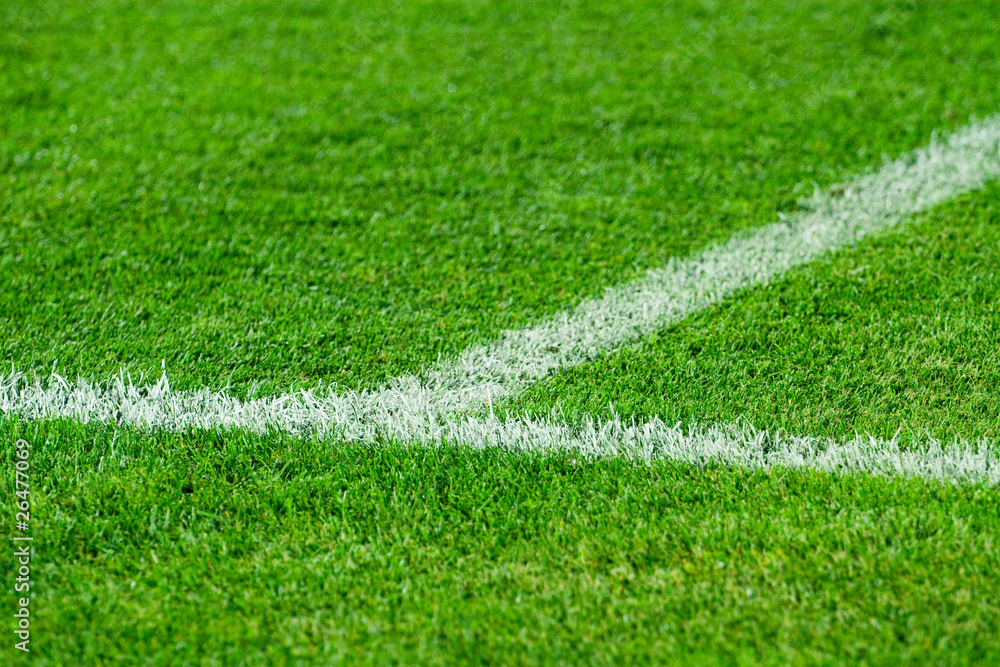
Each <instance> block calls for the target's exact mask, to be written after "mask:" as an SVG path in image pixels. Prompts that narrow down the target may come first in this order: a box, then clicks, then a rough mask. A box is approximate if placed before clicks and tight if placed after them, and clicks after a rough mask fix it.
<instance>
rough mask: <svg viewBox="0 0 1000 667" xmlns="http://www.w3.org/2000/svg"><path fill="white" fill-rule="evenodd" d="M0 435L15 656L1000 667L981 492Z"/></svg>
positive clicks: (990, 531) (86, 660)
mask: <svg viewBox="0 0 1000 667" xmlns="http://www.w3.org/2000/svg"><path fill="white" fill-rule="evenodd" d="M0 428H2V431H0V436H2V437H3V439H4V441H5V442H9V441H12V440H13V439H14V438H15V437H17V436H23V437H26V438H27V439H28V440H30V441H31V442H32V443H33V448H32V450H31V451H32V454H31V457H32V458H31V460H32V462H33V466H34V470H36V471H37V472H36V473H35V477H34V480H35V481H34V482H33V486H32V494H33V496H32V498H33V508H32V510H33V515H34V516H35V517H36V518H35V519H34V521H35V524H34V525H35V528H34V530H33V536H34V538H35V542H34V545H35V556H34V560H33V567H34V570H33V572H34V574H33V581H34V582H35V588H34V597H33V598H32V605H33V609H34V613H35V616H34V621H33V625H32V632H33V634H32V637H33V643H32V649H33V651H34V652H33V654H32V664H36V665H67V664H80V665H90V664H116V665H118V664H122V665H127V664H143V665H179V664H219V665H286V664H288V665H290V664H344V665H359V664H370V665H385V664H410V665H414V664H419V665H436V664H505V665H506V664H523V665H558V664H562V665H578V664H594V665H620V664H668V665H670V664H676V665H689V664H692V663H695V664H705V665H734V664H740V665H751V664H762V665H789V664H810V665H817V664H819V665H827V664H828V665H858V664H864V665H899V664H906V665H949V666H955V665H988V664H995V663H996V661H997V660H998V659H1000V642H998V637H1000V600H998V598H997V596H996V591H997V590H998V587H1000V574H998V573H1000V551H998V550H997V545H996V535H997V532H998V530H1000V496H998V494H997V492H996V490H995V489H993V488H984V487H981V486H968V485H954V484H948V483H940V482H927V481H921V480H913V479H892V480H886V479H880V478H872V477H868V476H863V475H851V474H845V475H829V474H825V473H819V472H810V471H783V470H777V471H774V472H772V473H765V472H760V471H757V472H748V471H744V470H733V469H725V468H720V467H713V466H708V467H706V468H700V467H691V466H686V465H677V464H674V463H671V462H669V461H660V462H656V463H653V464H650V465H647V464H642V463H630V462H627V461H625V460H622V459H602V460H586V461H583V460H577V459H574V458H573V457H571V456H569V455H559V454H557V455H550V456H545V457H542V456H537V455H517V454H510V453H506V452H504V451H498V450H486V451H476V450H473V449H470V448H465V447H462V448H454V447H450V446H447V445H445V446H442V447H441V448H430V449H427V448H407V447H404V446H400V445H398V444H391V443H386V444H384V445H380V446H376V447H370V448H361V447H356V446H352V445H336V444H331V443H329V442H320V441H312V440H309V439H296V438H291V437H287V436H281V435H273V436H269V437H251V436H246V435H240V434H233V433H215V432H205V431H198V432H190V433H184V434H167V433H162V432H161V433H158V434H156V435H153V436H145V435H141V434H137V433H134V432H130V431H127V430H121V429H118V428H115V427H103V426H80V425H76V424H70V423H65V422H57V423H52V422H47V423H32V424H17V423H16V422H12V421H11V420H10V419H5V420H4V421H3V422H2V426H0ZM3 458H4V465H6V466H8V467H9V466H11V465H12V462H13V457H12V454H11V453H10V452H9V451H7V452H6V453H5V455H4V457H3ZM42 471H44V472H42ZM0 490H2V492H3V493H5V494H12V492H13V489H12V482H11V476H9V475H5V476H3V478H2V485H0ZM4 558H5V559H9V558H10V556H4ZM4 650H5V651H7V650H8V648H7V647H5V648H4ZM18 664H21V663H20V661H19V662H18ZM24 664H27V662H25V663H24Z"/></svg>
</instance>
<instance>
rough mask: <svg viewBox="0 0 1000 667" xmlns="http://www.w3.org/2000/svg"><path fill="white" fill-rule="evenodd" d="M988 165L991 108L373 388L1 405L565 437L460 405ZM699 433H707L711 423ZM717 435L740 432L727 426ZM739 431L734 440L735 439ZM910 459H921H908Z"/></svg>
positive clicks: (691, 305)
mask: <svg viewBox="0 0 1000 667" xmlns="http://www.w3.org/2000/svg"><path fill="white" fill-rule="evenodd" d="M997 178H1000V116H995V117H991V118H989V119H987V120H984V121H980V122H977V123H972V124H970V125H968V126H965V127H963V128H961V129H959V130H957V131H956V132H954V133H953V134H952V135H950V136H949V137H948V138H947V139H946V140H944V141H933V142H932V143H931V145H929V146H927V147H925V148H921V149H919V150H917V151H914V152H912V153H909V154H906V155H904V156H902V157H901V158H899V159H897V160H895V161H892V162H889V163H887V164H886V165H884V166H883V167H882V169H880V170H879V171H877V172H875V173H872V174H869V175H865V176H861V177H859V178H857V179H855V180H854V181H851V182H850V183H848V184H846V185H845V186H844V187H843V188H841V189H840V190H841V191H842V193H843V194H842V195H840V196H838V197H836V198H833V197H830V196H823V197H817V199H816V202H815V206H814V209H813V210H812V211H811V212H808V213H804V214H801V215H796V216H793V217H789V218H788V219H786V220H782V221H780V222H778V223H775V224H772V225H768V226H765V227H763V228H760V229H758V230H755V231H753V232H748V233H744V234H738V235H737V236H735V237H734V238H732V239H731V240H730V241H728V242H727V243H725V244H721V245H717V246H713V247H710V248H708V249H707V250H705V251H704V252H701V253H698V254H696V255H692V256H691V257H688V258H684V259H677V260H675V261H672V262H670V263H669V264H668V265H667V266H665V267H663V268H661V269H657V270H654V271H650V272H649V273H648V275H646V276H645V277H643V278H640V279H638V280H635V281H633V282H631V283H628V284H626V285H623V286H620V287H617V288H614V289H610V290H608V291H607V293H606V294H605V295H604V296H603V297H601V298H599V299H591V300H588V301H584V302H583V303H581V304H580V305H579V306H578V307H577V308H576V309H575V310H573V311H572V312H569V313H566V314H564V315H563V316H561V317H556V318H554V319H552V320H549V321H547V322H544V323H542V324H540V325H537V326H534V327H529V328H526V329H522V330H518V331H508V332H506V333H504V334H503V335H502V336H501V337H500V338H499V340H498V341H496V342H495V343H493V344H490V345H486V346H481V347H476V348H473V349H470V350H468V351H466V352H465V353H464V354H462V355H460V356H459V357H458V359H456V360H453V361H451V362H449V363H445V364H443V365H440V366H438V367H436V368H433V369H431V370H429V371H428V372H427V373H424V374H423V375H422V376H421V377H414V376H409V377H404V378H398V379H396V380H393V381H392V382H390V383H389V384H388V385H387V386H385V387H383V388H382V389H379V390H376V391H363V392H344V393H339V394H338V393H335V392H333V391H332V390H329V389H318V390H316V391H313V392H308V391H307V392H299V393H297V394H294V395H286V396H279V397H275V398H269V399H262V400H256V401H248V402H240V401H238V400H236V399H234V398H232V397H229V396H227V395H226V394H224V393H211V392H208V391H204V390H203V391H193V392H173V391H171V390H170V388H169V384H168V383H167V382H166V378H163V379H162V380H161V382H160V383H159V384H157V385H154V386H150V387H142V388H137V387H135V386H133V385H132V383H131V382H130V381H128V380H126V378H125V377H118V378H117V379H116V380H115V381H113V382H111V383H109V384H105V385H103V386H101V385H97V384H92V383H88V382H85V381H80V382H78V383H77V384H75V385H74V386H72V387H71V386H69V385H68V384H67V383H66V382H65V381H63V380H62V379H61V378H59V377H58V376H53V378H52V379H50V380H49V381H47V382H44V383H43V382H42V381H40V380H37V379H36V380H34V381H32V382H26V381H25V380H24V378H23V377H22V376H20V375H19V374H16V373H13V374H11V375H9V376H5V377H3V378H0V411H3V412H5V413H14V412H16V413H18V414H19V415H21V416H22V417H24V418H27V419H39V418H46V417H68V418H72V419H77V420H80V421H104V422H115V423H119V424H134V425H144V426H159V427H168V428H179V427H185V426H206V427H214V426H219V427H244V428H252V429H255V430H259V429H262V428H265V427H266V425H270V426H272V427H278V428H285V429H290V430H310V431H320V432H327V433H337V434H341V435H343V436H344V437H347V438H351V439H356V440H371V439H375V438H381V437H391V438H398V439H404V440H412V441H420V442H430V441H434V440H436V439H439V438H444V439H446V440H452V441H455V442H463V443H466V444H470V445H476V444H477V443H482V442H490V443H492V444H496V445H505V446H515V447H517V446H520V445H518V444H517V443H520V442H526V441H525V440H524V438H526V437H527V436H525V435H524V434H525V433H528V432H530V433H538V434H539V435H537V437H536V436H532V437H534V438H535V440H532V442H535V443H536V445H537V446H538V447H542V448H544V447H545V446H549V445H550V444H558V443H563V444H565V445H566V446H569V445H570V444H571V443H575V442H577V441H578V439H574V438H576V436H574V437H573V438H570V439H568V440H567V438H568V437H569V436H566V435H565V432H564V431H561V430H560V429H565V428H567V427H565V426H558V425H555V424H554V423H552V422H550V421H546V422H544V423H543V424H537V423H532V422H517V421H514V422H501V421H499V420H493V421H489V422H486V421H476V420H474V419H472V418H470V417H468V416H467V415H468V413H469V412H470V411H473V410H477V409H479V408H480V407H481V406H482V405H483V404H484V403H490V402H491V401H496V400H497V399H500V398H503V397H506V396H509V395H511V394H512V393H513V392H514V391H516V390H517V389H519V388H521V387H523V386H524V385H525V384H527V383H531V382H534V381H537V380H539V379H541V378H544V377H545V376H546V375H548V374H549V373H551V372H553V371H555V370H557V369H559V368H562V367H565V366H572V365H575V364H579V363H581V362H583V361H586V360H588V359H591V358H593V357H594V356H596V355H597V354H599V353H600V352H602V351H604V350H608V349H613V348H616V347H618V346H621V345H623V344H626V343H628V342H629V341H631V340H634V339H635V338H637V337H639V336H642V335H645V334H648V333H651V332H653V331H656V330H658V329H662V328H663V327H665V326H668V325H670V324H672V323H675V322H678V321H680V320H682V319H683V318H685V317H687V316H688V315H689V314H691V313H693V312H695V311H698V310H702V309H704V308H707V307H709V306H711V305H712V304H714V303H716V302H718V301H719V300H721V299H723V298H725V297H726V296H729V295H732V294H734V293H735V292H737V291H738V290H741V289H744V288H746V287H749V286H752V285H755V284H758V283H761V282H765V281H768V280H772V279H774V278H777V277H778V276H780V275H782V274H783V273H785V272H786V271H788V270H790V269H792V268H795V267H797V266H801V265H803V264H805V263H808V262H810V261H813V260H815V259H817V258H819V257H821V256H823V255H824V254H826V253H829V252H832V251H835V250H837V249H840V248H843V247H845V246H848V245H850V244H852V243H855V242H857V241H858V240H860V239H862V238H865V237H867V236H871V235H873V234H878V233H881V232H884V231H886V230H888V229H891V228H893V227H895V226H896V225H898V224H899V223H901V222H902V221H903V220H905V219H906V218H907V217H909V216H912V215H913V214H914V213H917V212H919V211H923V210H926V209H928V208H930V207H932V206H934V205H936V204H939V203H941V202H944V201H946V200H948V199H950V198H952V197H954V196H956V195H958V194H960V193H962V192H965V191H968V190H972V189H975V188H978V187H981V186H982V185H983V184H984V183H985V182H987V181H990V180H994V179H997ZM506 424H510V425H509V426H508V425H506ZM518 425H520V426H518ZM601 428H605V427H601ZM610 428H611V431H609V432H617V431H615V428H618V427H617V426H614V425H612V426H611V427H610ZM621 428H624V427H621ZM637 428H638V427H637ZM435 429H444V430H443V431H436V430H435ZM449 429H453V430H449ZM454 429H457V430H454ZM483 429H485V431H484V430H483ZM725 430H726V429H725V428H723V430H722V431H718V433H722V432H724V431H725ZM654 431H656V433H661V434H664V435H662V437H661V435H657V436H656V438H659V439H660V440H663V442H674V441H675V440H676V441H677V442H681V440H677V438H680V436H675V435H669V434H667V432H666V431H663V430H662V429H660V427H659V426H657V427H656V429H654ZM625 432H626V431H622V433H625ZM490 433H494V434H495V435H489V434H490ZM542 433H547V434H548V435H544V436H543V435H540V434H542ZM706 433H712V434H716V435H717V432H716V431H706ZM428 434H436V435H433V436H431V435H428ZM716 435H712V436H711V437H716ZM650 437H652V436H650ZM719 437H721V436H719ZM671 438H673V439H671ZM660 440H656V442H659V441H660ZM579 442H581V443H583V445H580V446H581V447H583V450H585V451H596V450H594V448H595V447H598V446H600V447H605V446H606V447H608V448H611V449H614V447H615V445H614V443H613V442H612V441H610V440H607V439H602V438H596V437H590V436H587V437H586V438H584V439H583V440H580V441H579ZM684 442H687V441H684ZM692 442H695V441H692ZM706 442H707V441H706V440H705V439H704V438H700V437H699V438H697V439H696V443H700V444H697V446H696V449H697V451H702V450H705V448H706V447H708V445H707V444H705V443H706ZM719 442H733V443H737V444H738V443H739V442H742V441H740V440H739V439H737V440H733V439H732V438H730V439H729V440H720V441H719ZM748 442H749V441H748ZM796 442H818V441H807V440H801V441H796ZM852 442H854V441H852ZM547 443H548V444H547ZM587 443H589V444H587ZM737 444H734V445H733V446H734V447H736V449H734V450H733V451H737V450H739V451H742V450H740V449H739V447H738V446H737ZM584 445H585V446H584ZM685 446H687V445H685ZM691 446H695V445H691ZM740 446H742V445H740ZM859 446H860V445H851V444H850V443H847V444H842V445H837V447H841V448H842V449H840V450H837V451H842V452H844V456H845V457H847V458H845V459H843V460H845V461H846V460H856V465H857V466H860V467H862V468H864V466H867V465H875V464H874V463H871V464H869V463H866V461H869V459H870V457H869V458H865V457H863V456H862V457H861V458H856V457H855V458H853V459H852V458H851V457H853V456H854V454H851V453H850V452H854V451H855V450H856V449H857V447H859ZM963 446H965V445H963ZM678 447H681V446H680V445H678ZM826 447H827V449H825V450H824V451H830V450H829V443H827V445H826ZM845 447H846V448H848V449H843V448H845ZM983 447H987V445H985V444H984V445H983ZM698 448H700V449H698ZM851 448H853V449H851ZM668 449H669V448H668ZM682 449H683V447H681V449H678V450H676V451H677V452H680V451H681V450H682ZM670 451H674V450H670ZM685 451H686V450H685ZM713 451H714V450H713ZM720 451H721V450H720ZM678 456H680V453H678ZM734 456H735V454H734ZM824 456H825V455H824ZM858 456H860V455H858ZM872 456H874V454H872ZM935 456H937V455H935ZM949 456H951V455H950V454H949ZM963 456H964V454H963ZM990 456H993V454H991V453H988V456H987V458H986V459H983V460H984V461H986V464H984V465H987V468H986V469H984V470H987V471H988V470H989V467H988V466H989V465H993V464H992V463H991V462H992V461H993V460H994V459H992V458H989V457H990ZM802 460H809V461H813V462H814V463H815V462H817V461H820V460H821V459H819V458H816V457H815V456H813V457H812V458H809V457H806V458H804V459H802ZM822 460H826V459H822ZM872 460H874V459H872ZM879 460H881V459H879ZM935 460H938V459H935ZM949 460H950V459H949ZM963 460H965V459H963ZM977 460H978V459H977ZM921 461H923V459H921ZM925 463H926V461H924V462H923V463H920V464H919V465H924V464H925ZM926 464H927V465H931V464H929V463H926ZM817 465H819V464H818V463H817ZM878 465H880V466H881V465H883V463H878ZM885 465H888V463H885ZM907 465H910V464H907ZM912 465H913V466H917V467H919V465H918V464H917V463H913V464H912ZM933 465H934V466H937V465H938V464H933ZM941 465H944V464H941ZM948 465H950V464H948ZM904 467H905V466H904ZM932 467H933V466H932ZM945 468H948V466H947V465H944V468H943V469H945ZM934 469H935V470H936V469H937V468H934ZM963 474H964V473H963ZM982 474H987V476H988V475H992V474H993V473H987V472H983V473H982ZM990 479H993V478H992V477H990Z"/></svg>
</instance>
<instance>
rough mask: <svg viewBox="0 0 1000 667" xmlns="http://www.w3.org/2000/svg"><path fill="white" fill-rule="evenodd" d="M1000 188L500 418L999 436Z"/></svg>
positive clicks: (665, 334)
mask: <svg viewBox="0 0 1000 667" xmlns="http://www.w3.org/2000/svg"><path fill="white" fill-rule="evenodd" d="M998 387H1000V185H997V184H993V185H991V186H988V187H987V188H986V189H985V190H983V191H981V192H976V193H970V194H967V195H964V196H961V197H959V198H957V199H955V200H953V201H951V202H949V203H947V204H944V205H942V206H939V207H938V208H936V209H935V210H933V211H931V212H928V213H926V214H922V215H920V216H918V217H917V218H916V219H915V220H913V221H911V222H910V223H909V224H907V225H905V226H904V227H903V228H902V229H900V230H898V231H897V232H896V233H892V234H889V235H887V236H884V237H881V238H876V239H871V240H868V241H865V242H863V243H862V244H861V245H860V246H859V247H858V248H856V249H853V250H849V251H843V252H841V253H838V254H837V255H834V256H831V257H829V258H828V259H826V260H824V261H821V262H815V263H813V264H811V265H808V266H805V267H803V268H801V269H799V270H797V271H795V272H793V273H792V274H790V275H788V276H786V277H784V278H783V279H780V280H776V281H773V282H772V283H771V284H768V285H766V286H758V287H754V288H750V289H747V290H744V291H743V292H742V293H740V294H738V295H736V296H735V297H733V298H732V299H729V300H727V301H725V302H723V303H721V304H720V305H718V306H716V307H714V308H712V309H710V310H707V311H704V312H702V313H698V314H696V315H694V316H692V317H690V318H688V319H687V320H686V321H684V322H682V323H681V324H678V325H676V326H674V327H671V328H669V329H665V330H663V331H661V332H658V333H657V334H655V335H653V336H651V337H649V338H648V339H647V340H644V341H641V342H639V343H637V344H635V345H633V346H630V347H628V348H626V349H623V350H620V351H617V352H610V353H607V354H605V355H603V356H602V358H600V359H597V360H595V361H593V362H590V363H586V364H583V365H580V366H576V367H573V368H566V369H563V370H562V371H560V372H559V373H557V374H556V375H554V376H553V377H551V378H549V379H547V380H545V381H544V382H541V383H539V384H536V385H534V386H532V387H529V388H528V389H527V390H526V391H524V392H523V393H522V395H521V396H519V397H517V398H515V399H514V400H512V401H510V402H509V403H508V405H507V406H506V407H505V408H504V409H505V410H508V411H509V412H510V413H511V414H513V415H524V414H527V415H535V416H548V415H550V414H551V413H552V412H553V411H556V412H557V413H560V414H562V415H564V416H565V417H566V418H567V419H569V420H570V421H572V420H575V419H580V418H593V417H595V416H599V417H602V418H609V417H611V416H612V414H614V415H617V416H619V417H623V418H625V419H635V420H640V421H641V420H642V419H645V418H649V417H653V416H655V417H659V418H660V419H662V420H664V421H666V422H668V423H677V422H680V423H682V424H686V425H694V424H703V425H704V424H711V423H715V422H726V423H733V422H739V421H743V420H746V421H748V422H749V423H751V424H753V425H754V426H755V427H757V428H763V429H783V430H786V431H790V432H792V433H795V434H798V435H824V436H830V437H833V438H838V439H843V438H848V437H851V436H853V435H854V434H855V433H867V434H870V435H875V436H877V437H881V438H892V437H893V436H895V435H897V432H898V435H899V436H900V437H901V438H902V439H903V440H911V439H913V438H917V439H925V438H926V436H927V435H928V434H929V435H931V436H933V437H936V438H938V439H942V440H946V441H947V440H952V439H955V438H964V439H970V440H972V439H978V438H986V439H989V440H992V441H996V440H997V438H998V437H1000V391H998Z"/></svg>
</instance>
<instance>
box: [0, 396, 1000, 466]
mask: <svg viewBox="0 0 1000 667" xmlns="http://www.w3.org/2000/svg"><path fill="white" fill-rule="evenodd" d="M12 398H15V399H16V402H17V405H18V409H17V411H18V412H19V413H20V415H21V416H22V417H26V418H28V419H37V418H40V417H56V416H58V417H68V418H71V419H76V420H79V421H84V422H89V421H97V422H104V423H117V424H131V425H136V426H144V427H153V428H168V429H172V430H183V429H188V428H223V429H225V428H240V429H246V430H249V431H252V432H255V433H267V432H268V430H270V429H275V428H277V429H281V430H284V431H289V432H292V433H299V434H310V435H316V436H319V437H330V438H343V439H346V440H351V441H356V442H371V443H378V442H385V441H397V442H403V443H410V444H416V445H430V446H434V445H438V444H452V445H463V446H469V447H475V448H490V447H498V448H504V449H508V450H511V451H518V452H538V451H554V450H563V451H572V452H576V453H579V454H580V455H581V456H583V457H598V456H624V457H628V458H633V459H639V460H644V461H653V460H657V459H671V460H676V461H682V462H686V463H693V464H696V465H704V464H706V463H708V462H710V461H712V462H716V463H719V464H721V465H726V466H738V467H743V468H761V469H765V470H767V469H772V468H776V467H787V468H812V469H817V470H823V471H829V472H865V473H870V474H875V475H905V476H917V477H925V478H933V479H946V480H954V481H960V482H971V483H987V484H992V485H997V484H1000V451H998V450H997V448H996V445H995V443H992V442H990V441H987V440H983V441H980V442H974V443H970V442H962V441H956V442H954V443H951V444H947V445H944V444H942V443H940V442H937V441H935V440H933V439H931V438H927V439H926V440H925V441H924V442H922V443H916V444H915V445H914V446H912V447H910V448H908V449H906V450H903V449H901V448H900V446H899V443H898V442H896V441H894V440H891V441H885V440H878V439H874V438H869V437H863V436H856V437H854V438H852V439H850V440H847V441H845V442H838V441H836V440H833V439H829V438H815V437H796V436H790V435H785V434H771V433H768V432H766V431H758V430H755V429H754V428H753V427H751V426H749V425H717V426H711V427H703V428H694V429H687V430H685V429H682V428H680V427H678V426H670V425H668V424H665V423H664V422H662V421H660V420H659V419H655V418H654V419H652V420H650V421H647V422H643V423H634V422H633V423H629V422H624V421H622V420H620V419H617V418H615V419H611V420H607V421H594V420H589V421H586V422H583V423H582V424H579V425H568V424H565V423H559V420H558V419H557V418H550V419H537V420H528V419H499V418H497V417H495V416H492V415H491V416H488V417H477V416H470V415H459V416H452V417H450V418H444V419H438V418H436V417H435V415H434V414H433V413H422V414H421V413H418V412H414V411H412V410H400V411H399V412H397V413H395V414H381V415H378V416H377V417H376V418H361V419H359V418H358V415H357V414H356V413H355V412H354V410H355V409H360V410H361V412H362V413H364V412H365V406H363V405H359V404H356V403H353V401H351V400H338V398H339V397H335V396H316V395H314V394H313V393H311V392H301V393H298V394H294V395H293V394H285V395H283V396H277V397H273V398H266V399H259V400H253V401H246V402H243V401H239V400H237V399H235V398H233V397H231V396H226V395H224V394H220V393H216V392H211V391H208V390H201V391H194V392H172V391H170V389H169V387H168V386H167V384H166V383H165V382H163V381H161V383H160V384H158V385H154V386H151V387H146V388H144V389H137V388H136V387H134V386H132V385H131V384H130V383H129V382H128V381H127V380H125V379H124V378H118V380H117V381H116V382H113V383H111V384H110V385H108V386H105V387H97V386H95V385H92V384H90V383H87V382H84V381H80V382H78V383H77V384H75V385H74V386H69V385H63V384H60V383H58V382H53V383H51V384H50V385H49V386H48V387H47V388H43V387H40V386H39V385H38V384H33V385H25V384H24V383H23V382H21V381H19V380H13V379H11V378H8V379H7V380H5V383H4V385H3V387H0V404H2V406H3V409H4V411H8V412H9V411H10V409H9V408H10V407H11V399H12Z"/></svg>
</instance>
